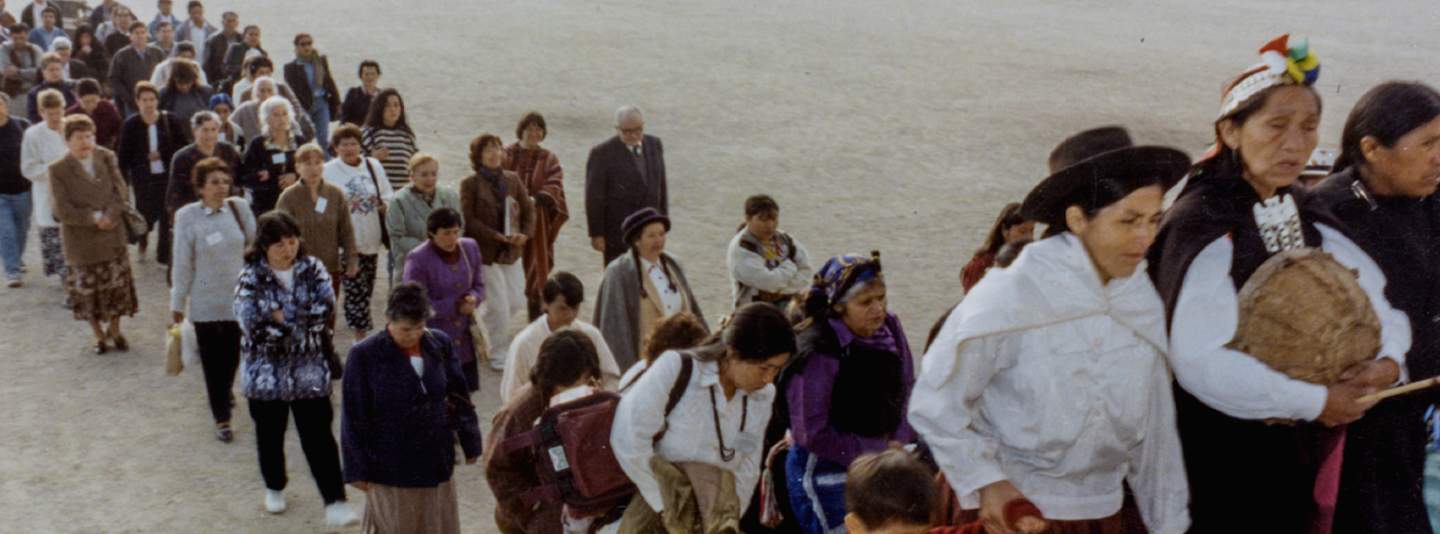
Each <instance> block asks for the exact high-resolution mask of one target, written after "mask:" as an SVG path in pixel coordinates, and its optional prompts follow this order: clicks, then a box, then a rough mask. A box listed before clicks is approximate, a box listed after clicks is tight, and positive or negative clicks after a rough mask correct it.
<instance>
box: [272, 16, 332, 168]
mask: <svg viewBox="0 0 1440 534" xmlns="http://www.w3.org/2000/svg"><path fill="white" fill-rule="evenodd" d="M285 84H286V85H289V86H290V89H291V90H293V91H294V92H295V98H297V99H299V100H300V106H301V107H303V108H304V110H303V113H305V114H306V115H309V116H310V122H312V123H314V124H315V142H316V143H319V144H320V148H326V147H327V144H328V143H329V140H330V118H331V117H334V116H336V115H339V114H340V90H339V89H337V88H336V87H335V77H334V76H332V75H331V74H330V58H328V57H325V56H323V55H321V54H320V51H319V50H316V49H315V38H314V37H311V36H310V34H308V33H302V34H299V35H296V36H295V61H291V62H289V63H286V64H285ZM297 111H298V110H297Z"/></svg>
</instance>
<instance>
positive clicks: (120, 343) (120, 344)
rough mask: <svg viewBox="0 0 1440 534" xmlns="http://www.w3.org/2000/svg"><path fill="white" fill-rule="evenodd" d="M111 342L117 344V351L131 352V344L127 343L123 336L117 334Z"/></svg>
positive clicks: (112, 337) (111, 338)
mask: <svg viewBox="0 0 1440 534" xmlns="http://www.w3.org/2000/svg"><path fill="white" fill-rule="evenodd" d="M110 342H111V343H114V344H115V350H118V351H120V352H128V351H129V350H130V343H129V342H128V341H125V336H123V335H120V334H115V335H114V336H111V337H110Z"/></svg>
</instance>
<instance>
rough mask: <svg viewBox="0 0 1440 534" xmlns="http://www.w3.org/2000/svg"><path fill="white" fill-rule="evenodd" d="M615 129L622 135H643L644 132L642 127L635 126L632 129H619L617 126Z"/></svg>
mask: <svg viewBox="0 0 1440 534" xmlns="http://www.w3.org/2000/svg"><path fill="white" fill-rule="evenodd" d="M615 129H616V130H620V133H623V134H638V133H643V132H644V131H645V127H644V126H636V127H634V128H621V127H619V126H616V127H615Z"/></svg>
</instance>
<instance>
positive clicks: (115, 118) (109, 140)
mask: <svg viewBox="0 0 1440 534" xmlns="http://www.w3.org/2000/svg"><path fill="white" fill-rule="evenodd" d="M65 115H67V116H69V115H88V116H89V117H90V120H92V121H95V143H96V144H98V145H100V146H103V147H105V148H108V149H110V150H115V145H116V143H118V142H119V141H120V126H121V124H122V119H121V118H120V110H118V109H115V104H111V103H110V101H109V100H101V101H100V102H99V103H98V104H95V110H94V111H92V112H90V113H86V112H85V110H84V109H81V108H80V103H79V102H76V103H75V105H73V106H70V108H69V109H66V110H65Z"/></svg>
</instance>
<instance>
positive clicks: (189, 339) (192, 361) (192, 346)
mask: <svg viewBox="0 0 1440 534" xmlns="http://www.w3.org/2000/svg"><path fill="white" fill-rule="evenodd" d="M180 355H181V361H183V362H184V363H185V366H186V367H196V366H199V365H200V339H199V338H197V337H195V323H192V322H190V321H189V320H186V321H185V322H183V323H180Z"/></svg>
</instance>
